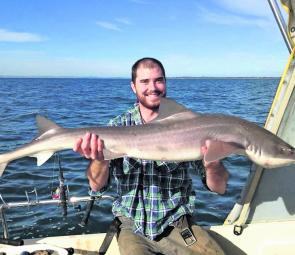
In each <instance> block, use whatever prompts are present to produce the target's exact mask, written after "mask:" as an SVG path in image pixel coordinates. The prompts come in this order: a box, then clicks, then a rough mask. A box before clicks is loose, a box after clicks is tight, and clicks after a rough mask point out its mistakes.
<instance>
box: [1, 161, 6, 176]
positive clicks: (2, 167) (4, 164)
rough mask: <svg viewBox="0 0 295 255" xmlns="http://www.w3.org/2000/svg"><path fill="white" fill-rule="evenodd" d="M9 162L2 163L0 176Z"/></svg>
mask: <svg viewBox="0 0 295 255" xmlns="http://www.w3.org/2000/svg"><path fill="white" fill-rule="evenodd" d="M7 163H8V162H4V163H1V164H0V177H1V176H2V174H3V172H4V170H5V168H6V166H7Z"/></svg>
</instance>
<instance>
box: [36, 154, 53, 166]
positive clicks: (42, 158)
mask: <svg viewBox="0 0 295 255" xmlns="http://www.w3.org/2000/svg"><path fill="white" fill-rule="evenodd" d="M53 154H54V151H42V152H39V153H37V154H34V155H31V157H35V158H37V166H41V165H43V164H44V163H45V162H46V161H47V160H48V159H49V158H50V157H51V156H52V155H53Z"/></svg>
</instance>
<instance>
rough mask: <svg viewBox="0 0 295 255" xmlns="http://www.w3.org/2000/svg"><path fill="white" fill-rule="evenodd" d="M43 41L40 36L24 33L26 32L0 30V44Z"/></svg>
mask: <svg viewBox="0 0 295 255" xmlns="http://www.w3.org/2000/svg"><path fill="white" fill-rule="evenodd" d="M41 41H44V38H42V37H41V36H40V35H37V34H32V33H26V32H13V31H8V30H6V29H1V28H0V42H41Z"/></svg>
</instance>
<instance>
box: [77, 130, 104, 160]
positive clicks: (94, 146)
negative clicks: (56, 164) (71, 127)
mask: <svg viewBox="0 0 295 255" xmlns="http://www.w3.org/2000/svg"><path fill="white" fill-rule="evenodd" d="M103 148H104V144H103V140H102V139H100V138H99V136H98V135H96V134H94V133H89V132H87V133H86V134H85V135H84V136H83V137H80V138H79V139H77V141H76V143H75V145H74V147H73V150H74V151H75V152H78V153H79V154H81V155H82V156H84V157H85V158H87V159H92V160H98V161H103V160H104V155H103Z"/></svg>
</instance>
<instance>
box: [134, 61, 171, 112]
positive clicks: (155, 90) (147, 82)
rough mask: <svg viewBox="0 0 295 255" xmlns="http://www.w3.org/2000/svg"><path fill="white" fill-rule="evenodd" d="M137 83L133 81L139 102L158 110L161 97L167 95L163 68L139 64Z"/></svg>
mask: <svg viewBox="0 0 295 255" xmlns="http://www.w3.org/2000/svg"><path fill="white" fill-rule="evenodd" d="M136 74H137V75H136V80H135V83H133V82H132V83H131V87H132V90H133V92H134V93H135V94H136V96H137V99H138V102H139V104H141V105H142V106H143V107H145V108H148V109H151V110H157V109H158V108H159V105H160V99H161V97H165V96H166V82H165V78H164V76H163V73H162V71H161V68H160V67H158V66H154V67H152V68H148V67H145V66H139V67H138V69H137V72H136Z"/></svg>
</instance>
